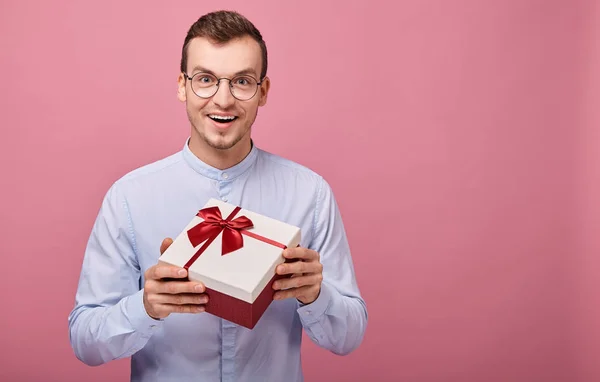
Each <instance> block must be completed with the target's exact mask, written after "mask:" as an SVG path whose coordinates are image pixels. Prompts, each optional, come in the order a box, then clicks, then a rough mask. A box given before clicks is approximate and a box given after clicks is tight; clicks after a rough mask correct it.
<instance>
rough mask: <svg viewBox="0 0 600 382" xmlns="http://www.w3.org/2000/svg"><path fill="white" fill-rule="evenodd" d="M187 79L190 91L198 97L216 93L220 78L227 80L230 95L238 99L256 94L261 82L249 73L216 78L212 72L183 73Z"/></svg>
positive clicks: (248, 97)
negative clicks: (189, 82) (190, 74)
mask: <svg viewBox="0 0 600 382" xmlns="http://www.w3.org/2000/svg"><path fill="white" fill-rule="evenodd" d="M183 75H184V76H185V78H186V79H187V80H190V81H191V82H192V84H191V86H192V91H193V92H194V94H196V95H197V96H198V97H200V98H210V97H212V96H214V95H215V94H216V93H217V90H219V85H220V83H221V81H222V80H227V81H229V91H230V92H231V95H232V96H234V97H235V98H236V99H238V100H240V101H248V100H249V99H251V98H252V97H254V96H255V95H256V92H257V90H258V87H259V86H260V84H262V82H258V81H257V80H256V79H255V78H254V77H252V76H249V75H240V76H235V77H233V78H231V79H230V78H217V77H215V76H214V75H212V74H209V73H203V72H198V73H196V74H194V75H193V76H191V77H190V76H188V75H187V73H183Z"/></svg>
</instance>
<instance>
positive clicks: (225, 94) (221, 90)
mask: <svg viewBox="0 0 600 382" xmlns="http://www.w3.org/2000/svg"><path fill="white" fill-rule="evenodd" d="M213 102H214V103H215V104H216V105H217V106H219V107H221V108H223V109H226V108H227V107H229V106H231V105H232V104H233V103H234V102H235V98H234V97H233V95H232V94H231V89H230V85H229V80H221V81H219V87H218V88H217V92H216V93H215V95H214V96H213Z"/></svg>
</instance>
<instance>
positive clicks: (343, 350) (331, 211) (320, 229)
mask: <svg viewBox="0 0 600 382" xmlns="http://www.w3.org/2000/svg"><path fill="white" fill-rule="evenodd" d="M314 229H315V232H314V235H313V240H312V241H311V244H310V249H313V250H315V251H317V252H318V253H319V255H320V260H321V263H322V264H323V282H322V286H321V292H320V294H319V296H318V297H317V299H316V300H315V301H313V302H312V303H310V304H307V305H304V304H301V303H300V306H299V308H298V314H299V316H300V320H301V321H302V325H303V327H304V330H305V331H306V332H307V334H308V336H309V337H310V338H311V340H312V341H313V342H314V343H316V344H317V345H318V346H320V347H322V348H325V349H327V350H329V351H331V352H333V353H335V354H339V355H346V354H349V353H350V352H352V351H354V350H355V349H356V348H358V346H359V345H360V343H361V342H362V340H363V337H364V333H365V330H366V326H367V317H368V315H367V307H366V304H365V301H364V299H363V298H362V297H361V295H360V291H359V288H358V285H357V281H356V276H355V272H354V265H353V262H352V256H351V253H350V248H349V244H348V240H347V237H346V232H345V229H344V224H343V222H342V218H341V214H340V211H339V208H338V206H337V203H336V201H335V198H334V195H333V192H332V190H331V188H330V186H329V185H328V184H327V182H326V181H325V180H322V181H321V187H320V190H319V192H318V197H317V205H316V208H315V223H314Z"/></svg>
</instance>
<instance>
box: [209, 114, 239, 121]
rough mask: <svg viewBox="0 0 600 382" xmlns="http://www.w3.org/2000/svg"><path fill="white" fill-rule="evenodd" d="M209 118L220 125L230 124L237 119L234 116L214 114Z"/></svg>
mask: <svg viewBox="0 0 600 382" xmlns="http://www.w3.org/2000/svg"><path fill="white" fill-rule="evenodd" d="M208 118H210V119H212V120H213V121H215V122H218V123H229V122H231V121H234V120H236V119H237V117H236V116H233V115H227V116H225V115H214V114H210V115H209V116H208Z"/></svg>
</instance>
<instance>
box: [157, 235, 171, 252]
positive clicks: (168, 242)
mask: <svg viewBox="0 0 600 382" xmlns="http://www.w3.org/2000/svg"><path fill="white" fill-rule="evenodd" d="M171 244H173V239H171V238H170V237H167V238H166V239H164V240H163V241H162V243H161V244H160V254H161V255H162V254H163V253H165V251H166V250H167V248H169V247H170V246H171Z"/></svg>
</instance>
